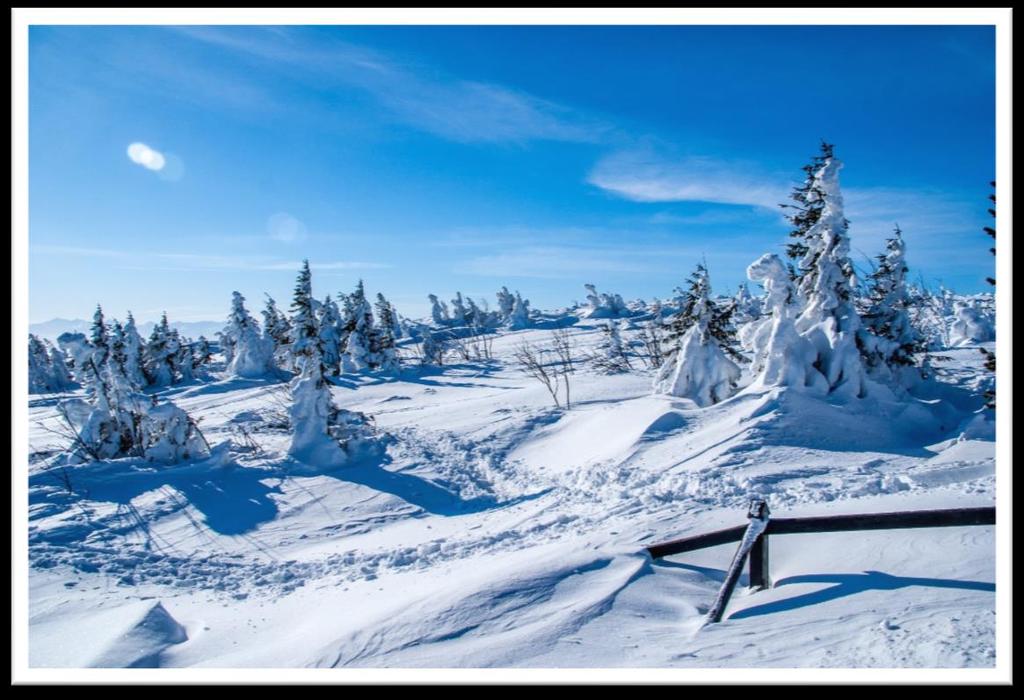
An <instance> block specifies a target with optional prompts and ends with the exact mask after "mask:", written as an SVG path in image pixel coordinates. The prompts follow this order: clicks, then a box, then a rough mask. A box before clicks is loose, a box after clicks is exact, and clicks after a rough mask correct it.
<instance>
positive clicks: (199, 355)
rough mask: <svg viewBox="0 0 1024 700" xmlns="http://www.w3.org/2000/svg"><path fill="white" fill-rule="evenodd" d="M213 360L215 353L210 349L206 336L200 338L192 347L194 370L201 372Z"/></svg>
mask: <svg viewBox="0 0 1024 700" xmlns="http://www.w3.org/2000/svg"><path fill="white" fill-rule="evenodd" d="M212 358H213V351H212V350H211V349H210V341H208V340H207V339H206V337H205V336H202V335H201V336H199V338H198V339H197V340H196V342H195V345H193V346H192V369H193V370H199V369H200V368H202V367H203V366H205V365H207V364H209V363H210V360H211V359H212Z"/></svg>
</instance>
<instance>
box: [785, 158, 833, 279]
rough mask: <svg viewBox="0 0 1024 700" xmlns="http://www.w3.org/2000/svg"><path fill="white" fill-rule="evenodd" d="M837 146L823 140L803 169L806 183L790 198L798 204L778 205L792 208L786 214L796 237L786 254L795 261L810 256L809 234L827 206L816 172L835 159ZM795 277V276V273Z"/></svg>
mask: <svg viewBox="0 0 1024 700" xmlns="http://www.w3.org/2000/svg"><path fill="white" fill-rule="evenodd" d="M834 148H835V147H834V146H833V145H832V144H829V143H825V142H824V141H822V142H821V153H819V154H818V155H816V156H814V157H813V158H811V162H810V163H808V164H807V165H805V166H803V168H802V170H803V171H804V181H803V184H802V185H800V186H799V187H794V188H793V192H792V193H791V194H790V199H792V200H793V201H794V202H796V204H780V205H779V206H780V207H782V208H783V209H791V210H793V211H792V212H790V213H787V214H786V220H787V221H789V223H790V224H791V225H792V226H793V228H792V229H791V230H790V232H789V237H790V238H792V239H793V240H792V241H790V243H789V244H788V245H787V246H786V255H788V256H789V257H790V259H791V260H793V261H799V260H802V259H803V257H804V256H805V255H807V251H808V244H807V238H808V233H809V232H810V230H811V229H812V228H813V227H814V225H815V224H817V223H818V219H820V218H821V214H822V212H823V211H824V209H825V193H824V192H823V191H822V190H821V189H820V182H819V181H818V180H817V174H818V172H819V171H820V170H821V169H822V167H824V165H825V163H826V162H827V161H829V160H831V159H832V158H833V150H834ZM792 276H794V277H795V272H794V274H793V275H792Z"/></svg>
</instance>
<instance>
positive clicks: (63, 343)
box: [57, 332, 95, 392]
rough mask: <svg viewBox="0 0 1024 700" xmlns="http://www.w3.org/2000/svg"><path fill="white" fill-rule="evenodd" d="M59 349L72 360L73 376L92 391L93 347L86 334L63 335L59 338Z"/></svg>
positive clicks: (93, 374)
mask: <svg viewBox="0 0 1024 700" xmlns="http://www.w3.org/2000/svg"><path fill="white" fill-rule="evenodd" d="M57 347H59V348H60V350H61V352H63V353H64V354H65V355H67V357H69V358H70V360H71V363H70V364H71V369H72V375H73V376H74V378H75V380H76V381H77V382H78V383H79V384H81V385H82V386H84V387H85V388H86V391H87V392H91V391H92V382H93V380H94V377H95V372H93V369H92V368H93V364H92V351H93V347H92V345H91V344H90V343H89V340H88V339H87V338H86V337H85V334H84V333H71V332H68V333H61V334H60V335H59V336H57Z"/></svg>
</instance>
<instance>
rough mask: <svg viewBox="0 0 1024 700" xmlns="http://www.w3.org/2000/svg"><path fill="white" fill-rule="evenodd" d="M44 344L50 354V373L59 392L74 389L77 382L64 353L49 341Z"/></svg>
mask: <svg viewBox="0 0 1024 700" xmlns="http://www.w3.org/2000/svg"><path fill="white" fill-rule="evenodd" d="M44 344H45V345H46V347H47V349H48V350H49V353H50V372H51V373H52V376H53V379H54V385H55V386H56V387H57V391H63V390H65V389H72V388H74V386H75V380H74V378H73V377H72V376H71V371H70V370H69V369H68V365H67V361H66V360H65V359H64V353H63V351H61V349H60V348H58V347H55V346H54V345H53V344H51V343H50V341H49V340H46V341H44Z"/></svg>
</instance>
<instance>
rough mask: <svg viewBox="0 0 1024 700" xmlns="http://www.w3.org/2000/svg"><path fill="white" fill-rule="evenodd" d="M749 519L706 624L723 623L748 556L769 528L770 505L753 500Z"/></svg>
mask: <svg viewBox="0 0 1024 700" xmlns="http://www.w3.org/2000/svg"><path fill="white" fill-rule="evenodd" d="M747 517H748V518H750V524H749V525H747V531H746V532H745V533H744V534H743V539H742V540H741V541H740V546H739V547H738V548H737V549H736V554H734V555H733V558H732V564H731V565H730V566H729V570H728V571H727V572H726V574H725V581H723V582H722V588H721V589H719V591H718V597H717V598H715V602H714V604H712V606H711V609H710V610H708V616H707V619H706V621H705V624H711V623H714V622H721V621H722V614H723V613H724V612H725V607H726V606H727V605H728V604H729V598H731V597H732V591H733V589H734V588H736V582H737V581H739V578H740V572H741V571H743V565H744V564H745V563H746V561H747V555H748V554H749V553H750V550H751V548H752V547H753V546H754V542H756V541H757V539H758V538H759V537H761V536H763V535H764V531H765V528H766V527H768V517H769V511H768V503H767V502H766V501H764V500H763V499H754V500H751V501H750V507H749V508H748V509H747Z"/></svg>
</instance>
